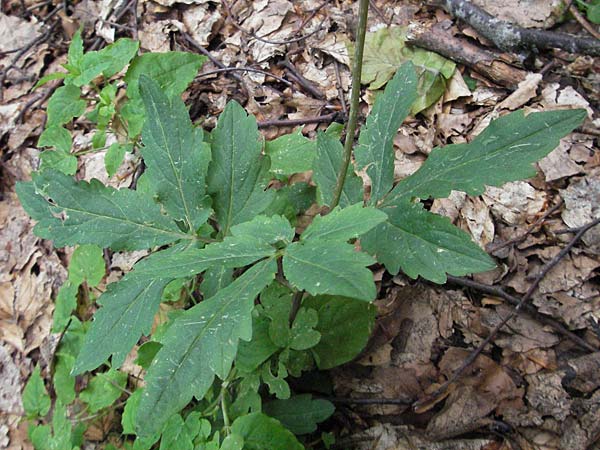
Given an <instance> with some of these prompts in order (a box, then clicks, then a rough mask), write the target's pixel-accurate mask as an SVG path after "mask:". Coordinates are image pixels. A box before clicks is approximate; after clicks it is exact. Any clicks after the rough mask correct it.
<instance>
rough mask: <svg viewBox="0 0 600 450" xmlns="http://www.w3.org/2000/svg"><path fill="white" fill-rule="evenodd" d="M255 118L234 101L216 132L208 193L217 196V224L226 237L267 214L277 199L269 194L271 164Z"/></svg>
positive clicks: (215, 197)
mask: <svg viewBox="0 0 600 450" xmlns="http://www.w3.org/2000/svg"><path fill="white" fill-rule="evenodd" d="M261 147H262V145H261V142H260V135H259V133H258V127H257V125H256V119H255V118H254V116H249V115H248V114H246V111H244V108H242V107H241V106H240V105H239V104H238V103H237V102H235V101H230V102H229V103H228V104H227V106H226V107H225V110H224V111H223V113H222V114H221V116H220V117H219V121H218V123H217V127H216V128H215V129H214V130H213V132H212V161H211V162H210V166H209V173H208V189H209V192H210V193H211V194H213V196H214V206H215V212H216V214H217V220H218V221H219V224H220V225H221V227H222V230H223V234H225V235H226V234H228V233H229V229H230V228H231V227H232V226H233V225H236V224H238V223H242V222H245V221H247V220H250V219H251V218H253V217H254V216H256V215H257V214H260V213H261V212H262V211H264V210H265V209H266V208H267V206H269V203H271V200H272V198H273V195H272V192H269V193H266V192H265V187H266V181H265V180H266V175H267V171H268V167H267V164H264V161H262V158H261Z"/></svg>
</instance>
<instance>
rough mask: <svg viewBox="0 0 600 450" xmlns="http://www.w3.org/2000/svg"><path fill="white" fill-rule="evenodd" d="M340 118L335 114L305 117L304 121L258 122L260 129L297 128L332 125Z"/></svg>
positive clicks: (276, 120)
mask: <svg viewBox="0 0 600 450" xmlns="http://www.w3.org/2000/svg"><path fill="white" fill-rule="evenodd" d="M338 117H339V113H337V112H333V113H329V114H325V115H322V116H317V117H304V118H302V119H274V120H263V121H262V122H258V128H267V127H295V126H298V125H305V124H307V123H331V122H334V121H335V119H337V118H338Z"/></svg>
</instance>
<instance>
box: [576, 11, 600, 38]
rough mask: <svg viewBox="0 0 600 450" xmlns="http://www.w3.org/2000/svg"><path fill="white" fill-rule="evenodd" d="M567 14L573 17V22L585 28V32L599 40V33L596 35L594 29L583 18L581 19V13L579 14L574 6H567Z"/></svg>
mask: <svg viewBox="0 0 600 450" xmlns="http://www.w3.org/2000/svg"><path fill="white" fill-rule="evenodd" d="M569 12H570V13H571V14H573V17H575V20H577V22H579V24H580V25H581V26H582V27H583V28H585V31H587V32H588V33H590V34H591V35H592V36H594V37H595V38H596V39H600V33H598V31H596V30H595V29H594V27H593V26H592V25H591V24H590V23H589V22H588V21H587V20H586V19H585V17H583V16H582V15H581V13H580V12H579V10H578V9H577V7H576V6H574V5H571V6H569Z"/></svg>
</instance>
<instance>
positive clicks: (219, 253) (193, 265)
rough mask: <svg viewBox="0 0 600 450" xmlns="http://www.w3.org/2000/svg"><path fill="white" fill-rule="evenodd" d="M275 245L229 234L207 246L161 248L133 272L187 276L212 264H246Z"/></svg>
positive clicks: (151, 276) (146, 275)
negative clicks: (166, 250) (175, 249)
mask: <svg viewBox="0 0 600 450" xmlns="http://www.w3.org/2000/svg"><path fill="white" fill-rule="evenodd" d="M274 252H275V249H274V248H273V247H271V246H270V245H268V244H266V243H265V242H264V241H262V240H259V239H256V238H255V237H252V236H235V237H232V236H229V237H227V238H226V239H225V240H224V241H223V242H217V243H214V244H209V245H207V246H206V247H204V248H203V249H196V248H189V249H186V250H183V251H181V252H159V253H154V254H153V255H151V256H149V257H148V258H146V259H144V260H143V261H140V262H139V263H138V264H136V265H135V267H134V271H133V273H134V274H135V275H136V276H137V277H143V278H148V279H149V278H157V277H158V278H160V277H169V278H183V277H188V276H192V275H196V274H198V273H200V272H203V271H204V270H206V269H208V268H209V267H215V266H223V267H243V266H246V265H248V264H251V263H253V262H254V261H257V260H259V259H261V258H265V257H267V256H271V255H273V253H274Z"/></svg>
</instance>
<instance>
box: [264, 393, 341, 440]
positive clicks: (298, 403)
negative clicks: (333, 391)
mask: <svg viewBox="0 0 600 450" xmlns="http://www.w3.org/2000/svg"><path fill="white" fill-rule="evenodd" d="M263 411H264V413H265V414H267V415H269V416H271V417H273V418H275V419H277V420H279V421H280V422H281V423H282V424H283V425H284V426H285V427H286V428H287V429H288V430H290V431H291V432H292V433H294V434H308V433H312V432H314V431H316V430H317V424H318V423H321V422H323V421H324V420H327V419H328V418H329V417H330V416H331V415H332V414H333V412H334V411H335V406H333V404H332V403H331V402H330V401H328V400H324V399H313V398H312V395H310V394H301V395H296V396H294V397H291V398H288V399H287V400H273V401H271V402H268V403H265V404H264V405H263Z"/></svg>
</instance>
